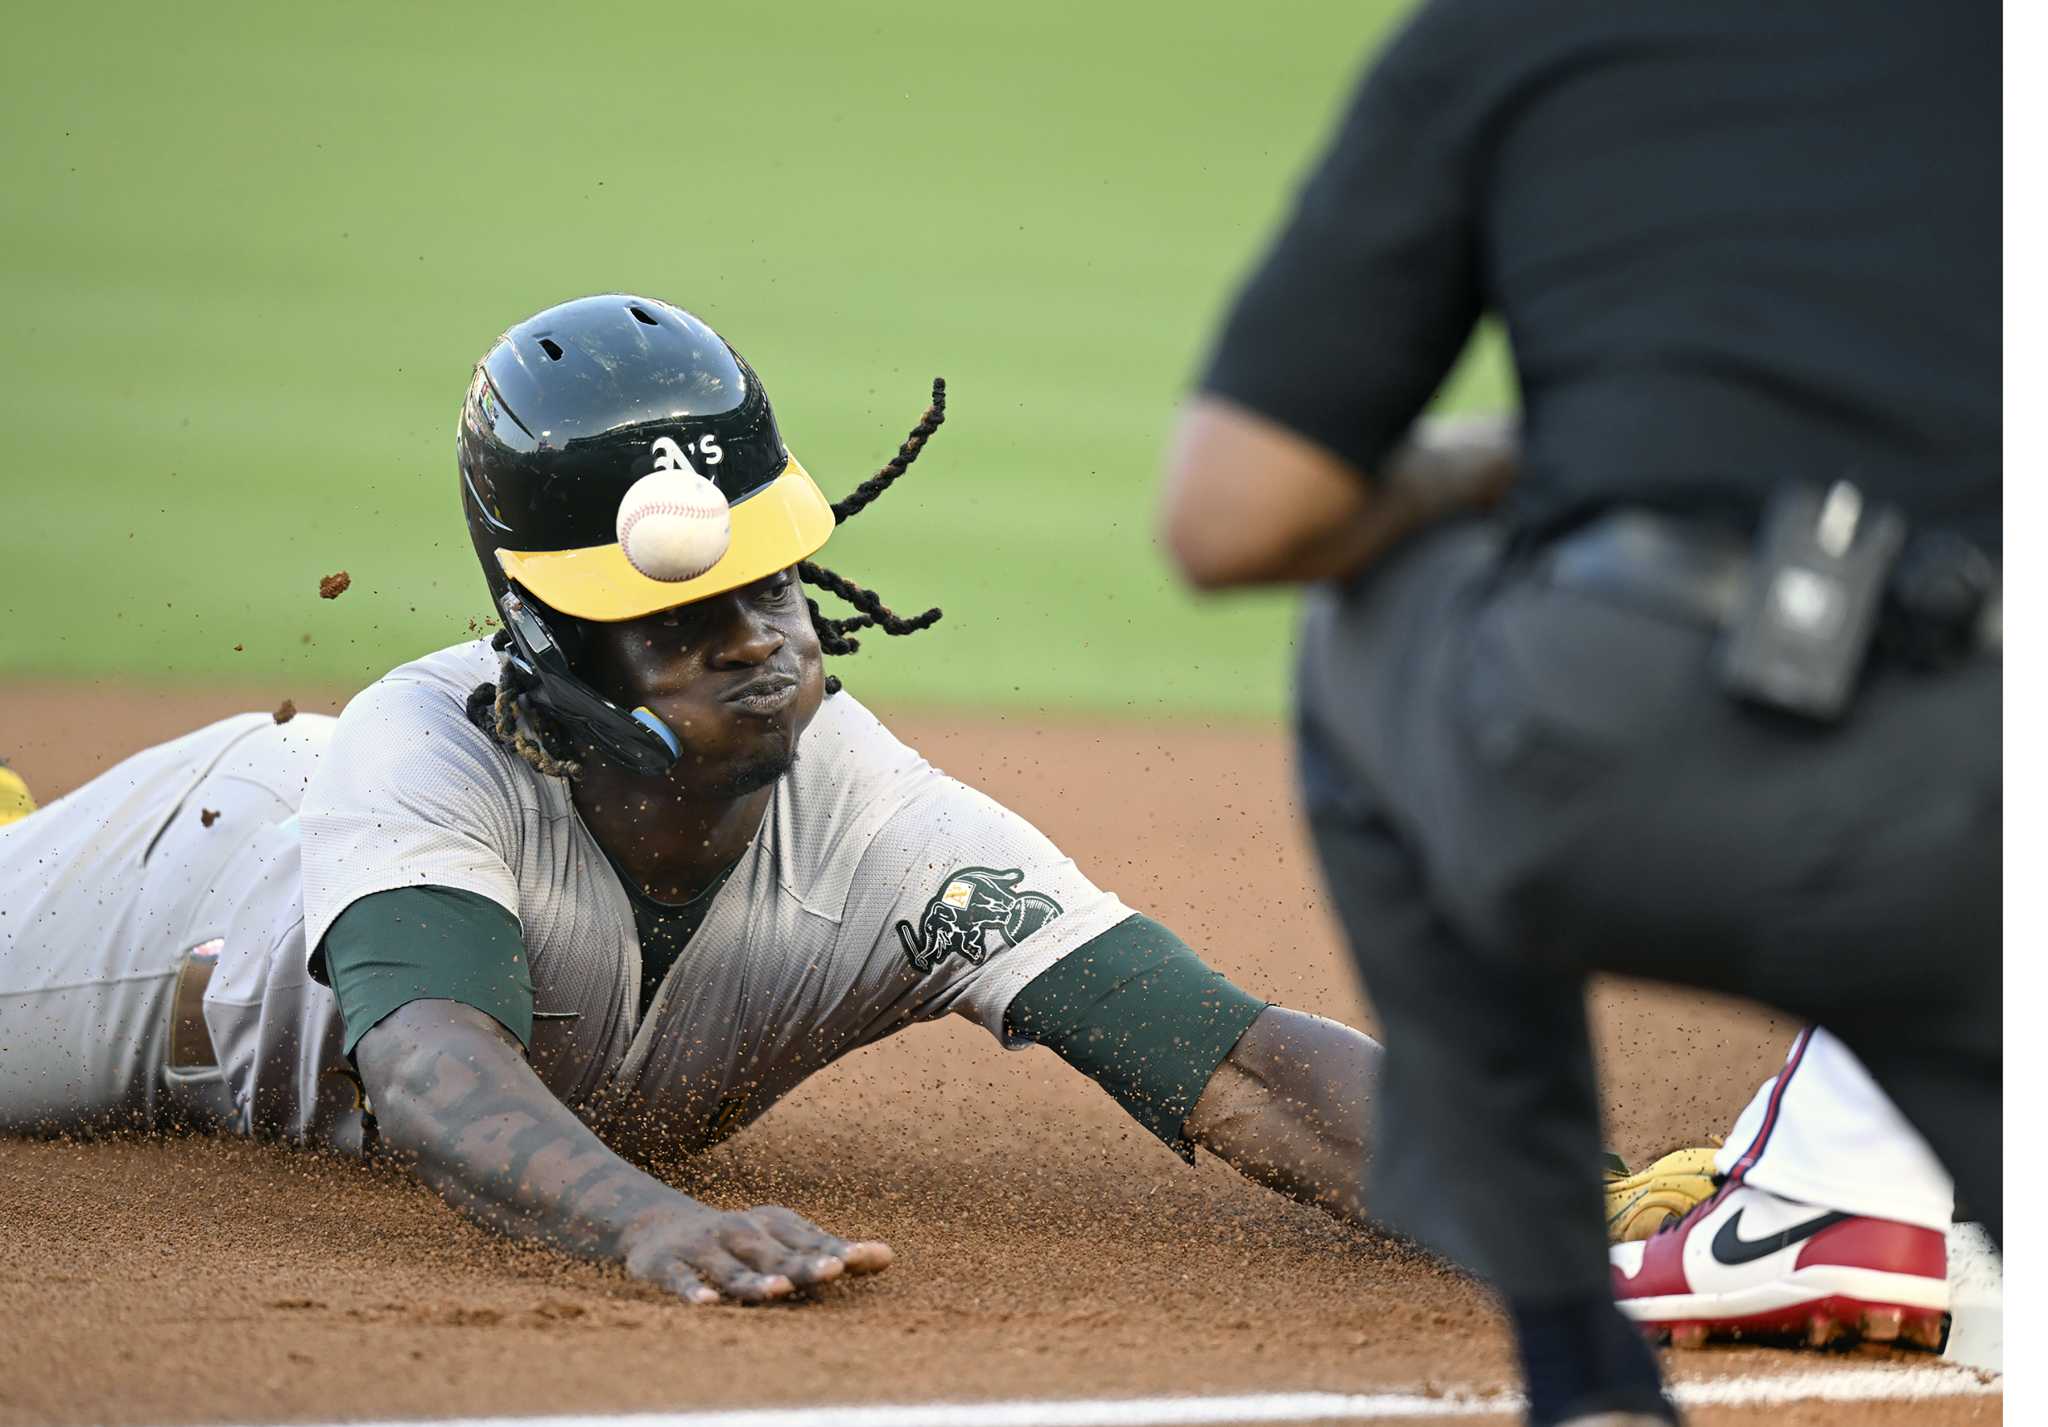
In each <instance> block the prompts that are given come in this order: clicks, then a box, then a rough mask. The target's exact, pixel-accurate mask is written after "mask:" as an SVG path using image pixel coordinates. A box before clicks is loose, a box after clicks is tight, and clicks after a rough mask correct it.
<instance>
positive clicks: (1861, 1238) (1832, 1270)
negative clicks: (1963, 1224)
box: [1607, 1181, 1949, 1349]
mask: <svg viewBox="0 0 2048 1427" xmlns="http://www.w3.org/2000/svg"><path fill="white" fill-rule="evenodd" d="M1607 1252H1608V1261H1609V1263H1610V1264H1611V1265H1612V1268H1613V1282H1614V1298H1615V1302H1616V1303H1617V1304H1619V1305H1620V1307H1621V1311H1622V1312H1624V1313H1626V1314H1627V1315H1628V1316H1629V1317H1631V1318H1633V1319H1635V1320H1636V1322H1638V1323H1640V1324H1642V1325H1643V1326H1644V1327H1645V1328H1646V1329H1648V1330H1650V1331H1651V1332H1652V1333H1653V1335H1654V1336H1656V1337H1657V1338H1659V1339H1660V1340H1661V1339H1663V1338H1666V1337H1668V1338H1669V1339H1670V1341H1671V1342H1672V1343H1674V1344H1675V1345H1677V1346H1679V1347H1686V1348H1689V1347H1697V1346H1699V1345H1700V1344H1701V1343H1704V1342H1706V1341H1707V1339H1709V1338H1765V1337H1783V1336H1787V1335H1800V1334H1803V1335H1804V1336H1805V1339H1806V1342H1807V1343H1808V1344H1809V1345H1811V1346H1813V1347H1824V1346H1826V1345H1827V1344H1829V1343H1831V1342H1834V1341H1836V1340H1837V1339H1842V1338H1854V1337H1861V1338H1864V1339H1867V1340H1869V1341H1871V1342H1879V1343H1889V1342H1895V1341H1898V1340H1900V1339H1904V1340H1905V1341H1907V1342H1910V1343H1916V1344H1918V1345H1920V1346H1921V1347H1926V1348H1937V1349H1938V1348H1939V1347H1940V1346H1941V1341H1942V1335H1943V1332H1944V1329H1945V1327H1946V1319H1947V1316H1948V1305H1949V1294H1948V1241H1947V1237H1946V1236H1945V1235H1944V1234H1942V1233H1941V1231H1939V1230H1937V1229H1923V1228H1919V1227H1917V1226H1915V1225H1912V1224H1900V1223H1896V1222H1894V1221H1892V1220H1890V1219H1871V1218H1866V1217H1864V1216H1862V1215H1860V1214H1845V1213H1841V1212H1839V1211H1835V1210H1829V1209H1825V1208H1822V1207H1820V1206H1818V1205H1813V1204H1801V1203H1799V1202H1797V1201H1795V1200H1791V1199H1781V1198H1779V1197H1778V1196H1777V1195H1775V1194H1771V1193H1768V1192H1767V1191H1765V1190H1761V1189H1755V1188H1752V1187H1751V1186H1749V1185H1747V1184H1741V1183H1736V1182H1732V1181H1731V1182H1729V1183H1727V1184H1724V1185H1722V1186H1721V1188H1720V1189H1719V1190H1718V1191H1717V1192H1716V1193H1715V1195H1714V1196H1713V1198H1711V1199H1708V1200H1706V1201H1704V1202H1702V1203H1701V1204H1699V1205H1698V1206H1697V1207H1695V1208H1694V1209H1693V1210H1692V1212H1691V1213H1689V1214H1687V1215H1686V1216H1685V1217H1684V1218H1682V1219H1680V1220H1678V1221H1677V1222H1676V1223H1673V1224H1669V1225H1667V1226H1665V1227H1664V1228H1663V1229H1660V1230H1658V1231H1657V1233H1655V1234H1653V1235H1651V1236H1650V1237H1649V1238H1648V1239H1645V1240H1642V1241H1640V1242H1637V1243H1632V1244H1615V1245H1613V1246H1612V1247H1611V1248H1609V1249H1608V1251H1607Z"/></svg>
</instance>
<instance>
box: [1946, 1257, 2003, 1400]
mask: <svg viewBox="0 0 2048 1427" xmlns="http://www.w3.org/2000/svg"><path fill="white" fill-rule="evenodd" d="M1948 1286H1949V1295H1950V1305H1949V1313H1950V1315H1951V1317H1950V1320H1949V1328H1948V1347H1947V1348H1945V1349H1944V1350H1943V1351H1942V1356H1943V1357H1944V1358H1947V1359H1948V1360H1949V1361H1950V1362H1952V1363H1957V1364H1960V1365H1961V1366H1963V1367H1966V1368H1978V1369H1981V1370H1982V1371H1984V1372H1995V1373H2002V1372H2004V1371H2005V1263H2004V1260H2002V1259H2001V1258H2000V1257H1999V1256H1998V1250H1997V1249H1995V1248H1993V1247H1992V1246H1991V1236H1990V1235H1989V1234H1987V1233H1985V1232H1984V1230H1983V1229H1982V1228H1981V1227H1979V1226H1978V1225H1976V1224H1954V1225H1951V1226H1950V1228H1949V1231H1948Z"/></svg>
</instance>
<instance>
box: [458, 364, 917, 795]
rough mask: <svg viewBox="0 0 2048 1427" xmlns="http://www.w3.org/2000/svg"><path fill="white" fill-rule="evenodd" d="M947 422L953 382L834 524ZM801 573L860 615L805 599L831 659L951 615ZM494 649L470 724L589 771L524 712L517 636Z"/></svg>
mask: <svg viewBox="0 0 2048 1427" xmlns="http://www.w3.org/2000/svg"><path fill="white" fill-rule="evenodd" d="M945 422H946V379H945V378H944V377H933V378H932V404H931V405H930V406H928V407H926V408H925V411H924V415H923V416H921V417H919V418H918V422H917V425H915V426H913V427H911V428H910V434H909V435H908V436H906V437H904V438H903V444H902V445H901V446H898V447H897V448H896V454H895V456H894V457H893V458H891V459H890V460H889V462H888V463H887V464H886V465H884V466H883V467H882V469H881V470H879V471H876V472H875V473H874V474H873V475H872V476H869V477H868V478H867V479H866V480H864V481H862V482H861V483H860V484H859V485H857V486H855V487H854V488H853V490H852V491H850V492H849V493H848V494H847V496H846V499H844V500H839V501H834V502H833V503H832V521H833V524H835V525H844V524H845V523H846V522H847V521H849V520H851V519H853V518H854V517H855V516H856V515H859V514H860V513H861V512H862V511H863V510H866V509H867V508H868V507H869V506H870V505H872V504H874V501H875V498H876V497H877V496H879V495H881V493H882V492H883V491H885V490H887V489H889V487H890V486H892V485H894V484H895V483H896V479H897V477H899V476H901V475H902V474H903V473H904V472H905V471H907V470H909V469H910V466H911V463H912V462H914V461H915V460H917V458H918V455H919V453H920V452H922V451H923V450H924V446H925V442H927V441H929V440H930V439H931V436H932V433H933V432H934V431H937V430H938V429H939V428H940V427H941V426H943V425H944V424H945ZM796 572H797V578H798V579H800V580H802V581H803V582H804V583H805V584H807V585H812V586H815V587H816V588H818V589H821V590H823V591H825V592H826V593H827V594H830V595H835V596H837V597H838V598H839V599H841V600H844V601H845V602H846V603H847V604H850V605H852V606H853V608H854V610H855V613H853V614H850V615H847V616H846V617H845V618H843V619H828V618H827V617H826V615H825V612H824V611H823V610H821V609H819V608H818V602H817V601H816V600H814V599H811V598H810V597H809V596H805V598H804V603H805V604H807V605H809V606H810V610H811V623H812V624H813V625H815V626H816V627H817V631H818V647H819V648H820V649H821V650H823V651H824V652H825V653H827V654H854V653H858V652H859V650H860V641H859V640H858V639H856V638H854V632H855V631H856V630H862V629H879V630H881V631H882V632H883V633H884V634H898V635H903V634H915V633H917V632H918V631H919V630H920V629H930V628H931V627H932V626H933V625H935V624H937V623H938V622H939V620H940V619H941V618H943V617H944V613H945V612H944V611H943V610H941V609H939V608H938V606H936V605H934V606H933V607H932V608H930V609H928V610H926V611H925V612H924V613H923V614H918V615H912V616H911V617H910V618H908V619H905V618H904V617H903V616H902V615H900V614H898V613H896V611H894V610H892V609H890V608H889V606H887V605H886V604H883V603H882V597H881V596H880V595H878V594H876V593H875V592H874V591H873V590H871V589H868V588H867V587H865V586H863V585H857V584H855V583H854V582H853V581H852V580H849V579H847V578H846V576H844V575H841V574H838V573H837V572H835V571H832V570H828V569H826V568H825V567H824V566H823V565H819V564H817V563H815V562H814V561H810V560H802V561H799V562H798V563H797V567H796ZM491 647H492V648H493V649H495V650H497V651H498V681H497V682H496V683H495V684H478V685H477V686H476V687H475V688H474V689H472V690H470V694H469V699H468V703H467V706H466V712H467V713H468V715H469V721H470V722H471V723H473V724H475V725H476V726H477V727H478V728H480V729H482V730H483V731H484V732H485V733H488V734H489V735H491V737H493V738H494V739H496V740H497V741H498V742H499V743H500V744H502V745H504V746H505V747H506V748H508V749H510V750H511V751H512V752H513V753H514V754H516V755H518V757H519V758H520V759H521V760H522V761H524V762H525V763H526V764H527V766H528V767H530V768H532V769H533V770H534V771H535V772H537V773H540V774H542V775H543V776H545V777H549V778H573V777H575V776H576V775H577V774H578V773H580V772H582V771H583V769H582V765H581V764H579V763H578V762H577V761H576V760H575V758H574V757H573V756H572V755H571V753H570V751H569V748H568V746H567V744H566V743H565V742H564V741H563V740H562V738H561V737H560V735H559V734H558V733H557V732H556V730H555V729H554V728H553V726H552V725H551V724H550V723H549V722H548V721H547V720H546V719H544V718H542V717H540V716H539V715H538V714H536V713H534V712H532V711H530V710H522V709H521V708H520V695H519V688H518V680H517V678H516V676H515V675H514V673H513V670H512V656H511V653H510V650H511V647H512V635H511V633H510V631H508V630H504V629H500V630H499V631H498V632H497V633H496V634H494V635H492V636H491ZM841 687H842V685H841V684H840V682H839V676H838V675H836V674H827V675H826V676H825V692H826V693H827V694H836V693H838V692H839V690H840V689H841Z"/></svg>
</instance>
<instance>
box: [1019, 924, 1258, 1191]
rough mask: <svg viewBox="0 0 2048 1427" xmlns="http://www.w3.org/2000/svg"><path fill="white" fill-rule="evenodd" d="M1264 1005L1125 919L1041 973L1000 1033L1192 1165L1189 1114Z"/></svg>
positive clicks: (1161, 934)
mask: <svg viewBox="0 0 2048 1427" xmlns="http://www.w3.org/2000/svg"><path fill="white" fill-rule="evenodd" d="M1266 1005H1267V1003H1266V1002H1264V1001H1261V1000H1259V999H1258V998H1257V997H1256V996H1252V995H1249V994H1247V993H1245V992H1243V991H1240V990H1239V989H1238V988H1237V987H1235V986H1233V985H1231V983H1230V982H1229V981H1228V980H1226V979H1225V978H1224V977H1223V976H1222V975H1221V974H1220V973H1218V972H1215V971H1211V970H1210V969H1209V968H1208V967H1207V966H1204V965H1203V964H1202V959H1201V958H1200V957H1198V956H1196V955H1195V953H1194V952H1193V951H1192V950H1190V949H1189V948H1188V946H1187V944H1186V943H1185V942H1183V941H1182V940H1181V939H1180V938H1179V937H1177V936H1175V935H1174V934H1173V933H1172V932H1170V931H1168V930H1167V929H1166V928H1165V927H1163V926H1161V925H1160V924H1159V923H1158V922H1155V921H1153V920H1152V919H1151V918H1150V917H1143V916H1132V917H1127V918H1125V919H1124V920H1123V921H1121V922H1118V923H1117V924H1116V925H1115V926H1113V927H1111V928H1110V929H1109V930H1108V931H1106V932H1104V933H1103V934H1102V935H1101V936H1099V937H1096V938H1095V939H1094V940H1093V941H1089V942H1084V943H1082V944H1081V945H1080V946H1078V947H1076V948H1075V949H1074V950H1072V951H1070V952H1068V953H1067V954H1066V955H1065V956H1063V957H1061V958H1060V959H1059V960H1058V961H1056V962H1054V963H1053V964H1052V965H1051V966H1049V967H1047V968H1046V969H1045V970H1044V971H1043V972H1041V973H1040V974H1039V975H1038V977H1037V978H1036V979H1034V980H1033V981H1031V982H1030V983H1029V984H1028V985H1026V986H1025V987H1024V989H1023V990H1022V991H1019V992H1018V993H1017V995H1016V997H1015V999H1013V1000H1012V1001H1011V1002H1010V1008H1009V1010H1008V1011H1007V1012H1006V1013H1005V1014H1004V1017H1003V1024H1004V1028H1005V1029H1006V1030H1008V1032H1009V1033H1010V1034H1011V1035H1012V1036H1015V1037H1018V1038H1019V1039H1022V1040H1028V1041H1032V1042H1035V1043H1036V1044H1038V1045H1042V1046H1045V1047H1047V1048H1048V1049H1050V1050H1052V1051H1054V1052H1056V1053H1057V1054H1058V1055H1059V1057H1060V1059H1062V1060H1064V1061H1066V1062H1067V1064H1069V1065H1071V1066H1073V1067H1074V1068H1075V1069H1076V1070H1078V1071H1080V1072H1081V1073H1082V1074H1083V1075H1086V1076H1087V1077H1088V1078H1089V1079H1091V1080H1093V1081H1094V1082H1095V1083H1096V1084H1098V1085H1100V1086H1101V1087H1102V1088H1103V1089H1104V1090H1107V1091H1108V1092H1109V1093H1110V1094H1111V1095H1112V1096H1114V1097H1115V1099H1116V1102H1117V1103H1118V1104H1119V1105H1121V1106H1123V1107H1124V1109H1126V1110H1128V1111H1129V1112H1130V1113H1131V1117H1132V1118H1133V1119H1135V1120H1136V1121H1137V1122H1138V1123H1139V1124H1141V1125H1143V1126H1144V1127H1145V1128H1146V1129H1148V1130H1150V1131H1151V1132H1152V1133H1153V1134H1155V1135H1157V1136H1159V1138H1160V1139H1162V1140H1164V1141H1165V1142H1166V1144H1167V1146H1168V1147H1169V1148H1171V1149H1172V1150H1173V1151H1174V1152H1175V1153H1176V1154H1178V1155H1179V1156H1180V1157H1181V1158H1182V1159H1184V1160H1186V1161H1187V1162H1188V1163H1190V1164H1193V1163H1194V1160H1195V1152H1194V1146H1193V1145H1191V1144H1190V1143H1189V1142H1188V1138H1187V1133H1186V1129H1185V1124H1186V1121H1187V1117H1188V1114H1189V1112H1190V1111H1192V1110H1193V1109H1194V1108H1195V1102H1196V1101H1197V1100H1198V1099H1200V1098H1201V1095H1202V1090H1203V1087H1205V1086H1206V1085H1208V1083H1209V1077H1210V1076H1212V1075H1214V1074H1215V1073H1216V1067H1217V1066H1219V1065H1221V1064H1223V1061H1224V1059H1225V1058H1226V1057H1227V1056H1229V1054H1230V1052H1231V1050H1232V1049H1233V1048H1234V1047H1235V1046H1236V1045H1237V1041H1238V1037H1240V1036H1242V1035H1243V1034H1244V1033H1245V1030H1246V1029H1247V1028H1248V1027H1249V1026H1250V1025H1251V1023H1252V1021H1253V1020H1254V1019H1256V1018H1257V1016H1258V1014H1259V1012H1261V1011H1263V1010H1265V1009H1266Z"/></svg>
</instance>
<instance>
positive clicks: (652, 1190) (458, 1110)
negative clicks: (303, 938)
mask: <svg viewBox="0 0 2048 1427" xmlns="http://www.w3.org/2000/svg"><path fill="white" fill-rule="evenodd" d="M356 1064H357V1065H358V1066H359V1067H360V1068H361V1070H362V1075H363V1084H364V1087H365V1088H366V1089H367V1090H368V1092H369V1097H370V1104H371V1107H372V1108H373V1109H375V1111H376V1113H377V1123H378V1125H379V1126H380V1128H381V1130H382V1133H383V1138H384V1141H385V1143H386V1144H388V1145H389V1146H390V1147H391V1148H392V1149H394V1150H396V1151H397V1152H399V1153H400V1154H401V1155H403V1156H404V1157H405V1158H406V1159H407V1160H409V1161H410V1162H411V1163H412V1165H413V1167H414V1168H415V1169H416V1170H417V1171H418V1172H419V1175H420V1177H421V1178H422V1179H425V1180H426V1181H427V1183H429V1184H431V1185H433V1186H434V1188H435V1189H437V1190H439V1191H440V1193H441V1196H442V1197H443V1198H444V1199H446V1200H447V1201H448V1202H449V1203H450V1204H452V1205H454V1206H455V1207H456V1208H458V1209H460V1210H461V1211H462V1212H463V1213H465V1214H468V1215H469V1216H470V1217H471V1218H473V1219H475V1220H477V1221H478V1222H479V1223H482V1224H484V1225H485V1226H487V1227H489V1228H492V1229H496V1230H498V1231H499V1232H500V1233H504V1234H509V1235H512V1236H513V1237H515V1238H522V1239H537V1240H540V1241H542V1242H544V1243H547V1244H550V1245H552V1246H554V1247H555V1248H558V1249H560V1250H562V1251H563V1252H565V1253H571V1254H576V1255H578V1256H579V1257H582V1258H593V1259H609V1260H612V1261H613V1262H616V1263H619V1264H623V1265H624V1266H625V1269H626V1272H627V1273H629V1274H631V1275H633V1276H634V1277H635V1278H638V1279H641V1280H643V1281H645V1282H648V1283H652V1284H654V1285H656V1286H657V1287H659V1288H661V1289H663V1290H665V1291H667V1292H669V1293H672V1294H674V1295H675V1296H676V1297H678V1298H683V1299H687V1300H688V1301H690V1302H692V1303H714V1302H717V1301H718V1300H719V1299H720V1298H721V1297H724V1298H732V1299H737V1300H740V1301H742V1302H749V1303H753V1302H760V1301H762V1300H764V1299H770V1298H782V1297H785V1296H787V1295H788V1294H791V1293H795V1292H796V1291H797V1290H799V1289H801V1288H806V1287H809V1286H810V1285H812V1284H818V1283H824V1282H825V1281H827V1280H828V1279H833V1278H837V1277H838V1276H839V1275H840V1274H842V1273H875V1272H878V1271H879V1270H881V1269H885V1268H887V1267H888V1266H889V1262H890V1259H891V1257H892V1255H891V1254H890V1251H889V1246H888V1245H887V1244H883V1243H877V1242H873V1241H858V1242H855V1241H849V1240H846V1239H841V1238H837V1237H835V1236H834V1235H831V1234H828V1233H826V1232H825V1231H824V1230H823V1229H820V1228H819V1227H818V1226H817V1225H815V1224H813V1223H811V1222H810V1221H809V1220H807V1219H805V1218H803V1217H802V1216H800V1215H797V1214H793V1213H791V1212H790V1211H789V1210H787V1209H784V1208H781V1207H779V1206H777V1205H772V1204H771V1205H764V1206H762V1207H760V1208H756V1209H747V1210H739V1211H724V1210H718V1209H713V1208H711V1207H710V1206H708V1205H705V1204H699V1203H698V1202H697V1201H696V1200H694V1199H692V1198H690V1197H689V1196H688V1195H687V1194H680V1193H678V1192H677V1191H675V1190H673V1189H671V1188H669V1187H668V1186H667V1185H666V1184H663V1183H662V1182H661V1181H660V1180H658V1179H656V1178H655V1177H654V1176H652V1175H650V1174H647V1173H645V1172H644V1171H642V1170H640V1169H637V1168H635V1167H634V1166H633V1165H630V1164H628V1163H627V1162H626V1161H625V1160H623V1159H621V1158H619V1156H618V1155H616V1154H614V1153H613V1152H612V1151H611V1150H609V1149H607V1148H606V1147H605V1146H604V1144H603V1143H601V1142H600V1141H599V1140H598V1138H597V1136H596V1135H595V1134H593V1133H592V1132H591V1130H590V1127H589V1126H587V1125H585V1124H584V1123H583V1122H582V1121H581V1120H579V1119H577V1118H576V1116H575V1115H574V1114H572V1113H571V1112H570V1110H569V1108H568V1107H567V1106H566V1105H564V1104H562V1102H561V1101H559V1100H557V1099H555V1097H554V1096H553V1095H551V1094H549V1093H548V1088H547V1087H546V1086H545V1085H543V1084H541V1081H540V1077H539V1076H537V1075H535V1074H534V1073H533V1067H532V1066H530V1065H528V1064H527V1063H526V1058H525V1056H524V1055H522V1054H521V1052H520V1049H519V1043H518V1042H517V1041H516V1040H514V1039H513V1038H512V1036H511V1035H510V1033H508V1032H507V1031H506V1030H505V1029H504V1028H503V1027H502V1026H500V1025H499V1024H498V1023H497V1022H496V1021H494V1020H492V1019H491V1018H490V1017H489V1016H487V1015H485V1014H484V1013H483V1012H481V1011H478V1010H474V1009H472V1008H471V1007H468V1006H464V1005H461V1004H459V1003H457V1002H454V1001H414V1002H413V1003H411V1004H410V1005H407V1006H401V1007H400V1008H399V1009H398V1010H396V1011H393V1012H392V1013H391V1014H390V1015H388V1016H386V1017H385V1018H384V1019H383V1020H381V1021H379V1022H378V1023H377V1024H376V1025H375V1026H374V1027H372V1028H371V1030H370V1031H369V1033H368V1034H366V1035H365V1036H364V1037H363V1038H362V1040H361V1041H359V1042H357V1044H356Z"/></svg>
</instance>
